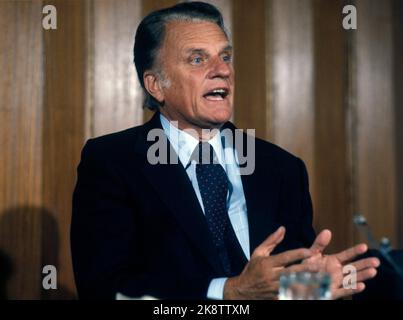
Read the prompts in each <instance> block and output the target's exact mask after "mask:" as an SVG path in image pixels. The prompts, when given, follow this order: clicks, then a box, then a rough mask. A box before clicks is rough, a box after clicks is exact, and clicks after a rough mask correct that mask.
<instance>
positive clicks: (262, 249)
mask: <svg viewBox="0 0 403 320" xmlns="http://www.w3.org/2000/svg"><path fill="white" fill-rule="evenodd" d="M284 235H285V228H284V227H283V226H281V227H280V228H278V229H277V230H276V231H275V232H274V233H272V234H271V235H269V236H268V237H267V238H266V240H264V241H263V242H262V243H261V244H260V245H259V246H258V247H257V248H256V249H255V251H253V254H252V257H261V256H268V255H270V253H271V252H272V251H273V250H274V248H275V247H276V246H277V245H278V244H279V243H280V242H281V241H283V239H284Z"/></svg>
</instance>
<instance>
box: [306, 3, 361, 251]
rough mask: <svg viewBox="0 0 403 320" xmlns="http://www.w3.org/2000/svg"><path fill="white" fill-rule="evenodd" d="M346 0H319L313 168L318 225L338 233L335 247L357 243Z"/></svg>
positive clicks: (333, 249) (332, 247) (316, 32)
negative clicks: (343, 15)
mask: <svg viewBox="0 0 403 320" xmlns="http://www.w3.org/2000/svg"><path fill="white" fill-rule="evenodd" d="M343 5H344V1H342V0H340V1H338V0H335V1H331V2H324V1H320V0H315V1H314V2H313V9H314V43H315V45H314V48H315V58H314V68H315V79H314V88H315V93H314V99H315V111H314V119H315V120H314V123H315V125H314V130H315V131H314V159H315V160H314V170H315V179H316V181H315V186H316V188H315V190H313V192H314V193H315V226H316V229H317V230H318V231H319V230H322V229H324V228H329V229H330V230H331V231H332V232H333V239H332V242H331V245H330V246H329V250H330V251H333V252H334V251H339V250H342V249H344V248H346V247H347V246H350V245H352V243H353V241H352V233H353V231H352V229H353V225H352V205H351V203H350V201H351V188H350V187H349V186H350V184H351V173H350V163H349V161H350V156H349V155H348V154H347V152H348V150H349V147H348V143H349V141H348V140H347V125H348V124H347V123H346V121H347V119H348V118H347V108H346V105H345V104H346V102H347V100H346V96H347V94H348V85H349V83H348V70H347V59H348V56H347V54H348V51H347V31H345V30H344V29H343V28H342V27H341V20H340V13H341V12H342V8H343Z"/></svg>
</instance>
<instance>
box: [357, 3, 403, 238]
mask: <svg viewBox="0 0 403 320" xmlns="http://www.w3.org/2000/svg"><path fill="white" fill-rule="evenodd" d="M357 12H358V29H357V42H356V60H357V75H356V77H357V117H358V127H357V163H356V167H357V188H358V190H357V197H358V198H357V201H358V211H359V212H360V213H361V214H363V215H364V216H366V217H367V218H368V220H369V223H370V224H371V225H372V226H373V229H374V233H375V236H376V238H378V239H379V238H380V237H381V236H388V237H390V238H391V240H392V243H393V244H396V232H397V230H396V227H397V225H396V221H397V220H396V218H397V216H396V210H397V207H396V199H397V194H396V186H397V181H396V173H397V172H396V158H395V123H394V94H393V88H394V85H393V43H392V42H393V37H392V34H393V33H392V17H393V15H392V8H391V1H376V0H368V1H367V0H366V1H357Z"/></svg>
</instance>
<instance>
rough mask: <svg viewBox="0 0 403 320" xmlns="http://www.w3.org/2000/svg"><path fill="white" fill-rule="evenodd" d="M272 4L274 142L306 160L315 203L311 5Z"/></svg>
mask: <svg viewBox="0 0 403 320" xmlns="http://www.w3.org/2000/svg"><path fill="white" fill-rule="evenodd" d="M270 4H271V7H270V10H269V25H268V28H269V30H270V39H271V41H272V43H271V44H270V47H271V50H270V59H269V63H270V65H271V66H272V79H271V82H272V87H271V94H270V96H271V103H272V111H271V122H272V127H273V130H272V131H273V132H272V136H273V138H272V139H273V141H274V142H275V143H276V144H278V145H280V146H281V147H283V148H285V149H286V150H288V151H290V152H292V153H293V154H295V155H297V156H299V157H301V158H302V159H303V161H304V162H305V164H306V166H307V169H308V173H309V177H310V185H311V191H312V197H313V199H314V200H315V197H316V195H315V193H314V190H315V171H314V98H313V94H314V65H313V59H314V51H313V50H314V43H313V29H312V28H313V26H312V25H313V21H312V20H313V17H312V15H313V13H312V2H311V1H310V0H304V1H298V0H288V1H280V0H273V1H271V2H270Z"/></svg>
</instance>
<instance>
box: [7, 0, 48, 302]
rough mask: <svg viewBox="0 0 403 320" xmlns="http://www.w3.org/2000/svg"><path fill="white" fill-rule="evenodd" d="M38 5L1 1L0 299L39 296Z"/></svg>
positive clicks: (40, 77)
mask: <svg viewBox="0 0 403 320" xmlns="http://www.w3.org/2000/svg"><path fill="white" fill-rule="evenodd" d="M41 5H42V4H41V1H29V2H28V1H25V2H15V1H1V2H0V70H1V77H0V97H1V98H0V299H1V298H10V299H17V298H23V299H34V298H37V297H38V296H39V295H40V281H41V280H40V279H41V267H40V265H41V216H40V214H39V211H40V210H38V209H37V208H38V207H39V206H40V205H41V199H42V193H41V183H42V170H41V158H42V157H41V156H42V155H41V137H42V130H41V125H42V118H41V115H42V88H43V74H42V67H43V45H42V33H41V30H42V25H41V19H42V16H41V12H42V10H41ZM4 286H6V287H4Z"/></svg>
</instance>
